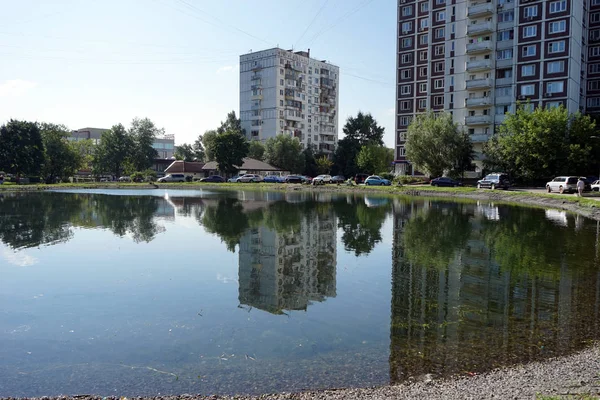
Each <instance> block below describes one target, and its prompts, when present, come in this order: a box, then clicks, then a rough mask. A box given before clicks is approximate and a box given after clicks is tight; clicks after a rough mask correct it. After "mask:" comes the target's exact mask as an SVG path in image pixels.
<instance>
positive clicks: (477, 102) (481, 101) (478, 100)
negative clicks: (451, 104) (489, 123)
mask: <svg viewBox="0 0 600 400" xmlns="http://www.w3.org/2000/svg"><path fill="white" fill-rule="evenodd" d="M490 104H492V100H491V99H490V98H489V97H488V96H486V97H473V98H470V99H467V107H485V106H489V105H490Z"/></svg>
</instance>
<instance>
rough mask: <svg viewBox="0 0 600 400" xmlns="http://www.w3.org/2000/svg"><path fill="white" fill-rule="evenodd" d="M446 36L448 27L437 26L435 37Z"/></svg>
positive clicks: (441, 37)
mask: <svg viewBox="0 0 600 400" xmlns="http://www.w3.org/2000/svg"><path fill="white" fill-rule="evenodd" d="M445 36H446V29H445V28H437V29H436V30H435V38H436V39H443V38H444V37H445Z"/></svg>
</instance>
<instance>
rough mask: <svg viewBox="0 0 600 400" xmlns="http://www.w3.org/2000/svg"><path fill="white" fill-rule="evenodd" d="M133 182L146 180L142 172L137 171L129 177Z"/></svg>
mask: <svg viewBox="0 0 600 400" xmlns="http://www.w3.org/2000/svg"><path fill="white" fill-rule="evenodd" d="M129 177H130V178H131V180H132V181H133V182H141V181H143V180H144V174H143V173H141V172H140V171H136V172H134V173H133V174H131V175H130V176H129Z"/></svg>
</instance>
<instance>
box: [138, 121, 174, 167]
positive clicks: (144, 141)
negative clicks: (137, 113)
mask: <svg viewBox="0 0 600 400" xmlns="http://www.w3.org/2000/svg"><path fill="white" fill-rule="evenodd" d="M164 133H165V131H164V129H159V128H157V127H156V125H154V123H153V122H152V121H150V120H149V119H148V118H143V119H139V118H135V119H134V120H133V121H132V122H131V128H129V135H130V136H131V142H132V149H131V154H130V157H129V160H130V162H131V164H132V167H133V169H134V170H135V171H144V170H146V169H148V168H150V167H151V166H152V164H153V163H154V159H155V158H156V157H157V156H158V152H157V151H156V149H155V148H154V142H155V140H156V137H157V136H161V135H164Z"/></svg>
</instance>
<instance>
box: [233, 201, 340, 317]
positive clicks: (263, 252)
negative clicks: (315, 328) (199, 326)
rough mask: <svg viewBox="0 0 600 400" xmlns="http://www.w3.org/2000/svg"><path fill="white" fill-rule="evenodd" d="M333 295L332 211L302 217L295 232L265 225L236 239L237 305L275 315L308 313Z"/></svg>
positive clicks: (333, 247)
mask: <svg viewBox="0 0 600 400" xmlns="http://www.w3.org/2000/svg"><path fill="white" fill-rule="evenodd" d="M335 295H336V229H335V217H334V214H333V212H332V211H328V212H327V213H324V214H319V213H315V214H311V215H310V216H303V217H302V220H301V222H300V226H299V229H297V230H294V231H290V232H287V233H279V232H277V231H276V230H274V229H271V228H268V227H266V226H264V225H263V226H261V227H260V228H254V229H250V230H248V231H247V232H246V233H245V234H244V235H243V236H242V238H241V240H240V251H239V301H240V303H241V304H244V305H248V306H252V307H256V308H259V309H261V310H265V311H268V312H271V313H275V314H279V313H282V312H283V310H306V309H307V307H308V305H309V304H310V303H311V302H312V301H324V300H325V299H326V298H327V297H335Z"/></svg>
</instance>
